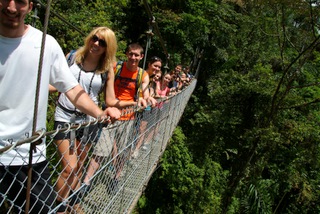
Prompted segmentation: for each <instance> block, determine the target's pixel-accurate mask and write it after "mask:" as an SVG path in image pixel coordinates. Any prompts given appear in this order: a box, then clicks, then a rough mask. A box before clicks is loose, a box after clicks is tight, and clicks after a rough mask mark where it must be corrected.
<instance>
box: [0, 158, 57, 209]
mask: <svg viewBox="0 0 320 214" xmlns="http://www.w3.org/2000/svg"><path fill="white" fill-rule="evenodd" d="M27 174H28V166H7V167H4V166H0V203H3V202H4V200H6V201H7V203H8V204H9V206H10V207H11V206H13V208H14V210H15V212H16V213H24V212H25V205H26V190H27V189H26V188H27V179H28V175H27ZM50 178H51V174H50V171H49V168H48V163H47V161H44V162H41V163H38V164H33V165H32V176H31V190H30V206H29V213H30V214H34V213H35V214H38V213H48V212H50V211H51V210H52V209H53V207H54V201H55V198H56V193H55V191H54V189H53V187H52V185H51V179H50ZM4 198H5V199H4Z"/></svg>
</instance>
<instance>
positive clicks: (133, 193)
mask: <svg viewBox="0 0 320 214" xmlns="http://www.w3.org/2000/svg"><path fill="white" fill-rule="evenodd" d="M41 6H42V7H45V8H47V12H48V11H49V10H48V7H49V6H46V5H43V4H42V5H41ZM145 6H146V10H147V11H148V15H149V18H150V20H152V21H151V25H150V28H149V30H150V31H152V29H153V28H155V30H156V33H157V34H158V36H159V37H161V35H160V32H159V29H158V26H157V25H156V22H155V20H154V17H153V16H152V14H151V11H150V8H149V7H148V5H147V3H146V2H145ZM46 15H48V14H46ZM55 15H56V16H58V14H55ZM58 17H59V16H58ZM148 40H149V43H148V45H147V47H146V51H145V52H146V54H147V50H148V47H149V44H150V40H151V36H148ZM161 41H162V38H161ZM161 44H162V45H163V48H164V53H165V54H166V56H167V57H168V58H169V54H168V53H167V50H166V49H165V46H164V43H163V42H161ZM197 55H199V53H197ZM144 63H145V62H144ZM192 63H193V64H192V66H191V67H192V68H194V73H196V75H195V76H197V74H198V71H199V68H200V58H198V57H197V56H195V58H194V59H193V62H192ZM144 66H145V65H144ZM196 84H197V79H196V78H194V79H193V80H192V81H191V82H190V84H189V85H188V86H187V87H185V88H184V89H183V90H181V91H179V92H178V93H176V94H174V95H172V96H170V97H167V98H165V99H158V100H157V101H158V105H157V106H156V107H154V108H151V109H147V110H141V109H139V108H138V107H134V108H130V109H128V111H129V112H130V111H134V113H135V117H134V119H133V124H134V125H133V126H132V125H130V121H125V122H122V123H115V124H111V123H110V124H108V125H107V126H106V125H105V123H104V121H99V120H94V121H91V122H86V123H83V124H72V123H70V124H69V125H68V126H66V127H59V128H57V129H56V130H37V131H36V133H37V134H35V135H34V136H23V140H20V141H18V142H16V143H14V144H12V145H9V146H6V147H3V148H1V149H0V157H1V155H3V154H5V153H6V152H9V151H10V150H14V149H15V148H16V147H18V146H21V145H22V144H32V143H34V142H37V141H38V140H39V139H41V138H44V137H46V151H47V153H43V154H41V155H42V156H44V157H45V158H46V159H47V160H48V162H47V164H48V166H49V168H50V170H51V171H50V172H51V176H50V178H49V179H48V180H47V181H46V182H48V183H51V185H50V186H51V188H52V189H51V191H52V192H55V191H56V190H55V188H54V187H55V186H56V183H57V177H58V176H59V174H60V173H61V171H62V170H63V169H61V161H62V158H61V157H60V156H59V154H58V150H57V145H56V143H55V142H54V136H55V135H56V134H58V133H61V132H63V133H65V134H67V133H69V132H74V131H76V130H79V129H86V128H88V127H90V126H92V125H96V124H99V125H101V127H102V124H103V128H101V129H100V130H101V132H99V135H97V136H95V137H96V138H99V142H100V143H101V142H102V143H105V144H107V142H110V138H112V139H113V140H114V141H117V140H120V138H121V139H123V138H126V139H130V140H129V141H128V142H126V144H125V145H123V146H122V147H120V148H119V151H118V153H117V155H116V156H114V155H112V145H107V147H108V148H109V150H110V151H109V154H108V155H107V156H105V157H103V160H102V161H101V163H100V166H99V167H98V168H96V169H95V172H94V174H93V175H92V176H91V177H90V188H88V187H87V186H85V185H81V184H80V183H81V182H79V187H78V188H77V189H76V190H75V191H73V192H71V193H70V195H69V196H68V198H66V199H65V200H64V201H63V202H62V203H61V204H52V206H51V208H50V211H49V213H57V211H58V210H59V207H60V206H65V205H68V202H69V201H71V200H74V199H75V198H76V201H77V203H76V206H68V211H69V212H70V213H99V214H100V213H131V212H132V211H133V209H134V207H135V205H136V204H137V202H138V200H139V198H140V196H141V194H142V193H143V191H144V190H145V188H146V186H147V185H148V181H149V180H150V178H151V176H152V174H153V173H154V172H155V170H156V169H157V167H159V161H160V159H161V156H162V154H163V153H164V151H165V149H166V147H167V144H168V142H169V141H170V138H171V136H172V134H173V131H174V129H175V128H176V126H177V125H178V122H179V120H180V118H181V116H182V114H183V112H184V110H185V108H186V105H187V103H188V101H189V99H190V97H191V95H192V93H193V91H194V89H195V86H196ZM131 122H132V121H131ZM128 129H129V130H128ZM114 130H117V131H114ZM119 130H120V131H119ZM126 135H130V136H126ZM138 142H140V143H142V146H141V148H140V149H139V150H138V152H137V153H135V156H133V152H134V150H135V148H136V145H137V143H138ZM95 146H96V145H94V144H93V145H91V147H92V148H89V152H88V154H87V157H86V158H85V160H86V161H85V162H84V163H83V169H84V170H83V172H81V174H82V177H81V179H83V177H84V176H85V175H86V171H87V170H88V168H89V167H90V160H91V159H92V158H94V153H93V150H94V149H95ZM119 161H120V162H122V163H123V166H121V168H122V170H121V175H120V178H119V181H118V183H116V184H114V182H113V178H114V174H115V173H116V172H115V171H116V170H115V168H116V167H119V166H117V165H116V164H115V162H119ZM0 164H1V163H0ZM0 179H1V178H0ZM28 179H31V178H28ZM36 182H37V181H36ZM0 183H1V180H0ZM70 188H71V187H70ZM9 189H10V188H8V190H9ZM7 194H9V192H4V193H3V192H1V193H0V196H1V197H0V212H1V213H8V214H9V213H15V211H14V210H19V212H21V213H24V211H25V209H26V208H25V206H26V204H28V203H29V201H28V200H29V198H30V196H28V194H27V196H26V198H25V202H24V203H23V205H24V206H21V207H16V203H15V200H16V199H14V200H11V199H9V198H7V197H6V195H7ZM39 194H41V192H40V193H39ZM38 200H43V199H40V198H39V199H38ZM32 209H33V207H30V208H28V210H30V212H32Z"/></svg>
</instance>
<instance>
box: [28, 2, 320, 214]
mask: <svg viewBox="0 0 320 214" xmlns="http://www.w3.org/2000/svg"><path fill="white" fill-rule="evenodd" d="M146 2H148V5H149V7H150V9H151V11H152V15H153V16H154V17H155V21H156V24H157V26H158V29H159V32H160V33H161V37H159V35H158V34H156V33H155V35H154V36H153V37H152V38H151V41H152V43H151V46H150V49H149V50H148V56H153V55H157V56H159V57H162V58H163V59H166V58H167V55H166V53H165V51H164V50H163V48H162V41H161V38H162V39H163V41H164V44H165V47H166V49H167V51H168V53H169V54H170V59H169V60H168V67H169V69H173V68H174V66H175V65H176V64H183V65H190V64H191V63H192V62H193V61H194V59H195V58H201V67H200V73H199V77H198V84H197V88H196V90H195V92H194V94H193V96H192V98H191V100H190V101H189V104H188V106H187V109H186V111H185V113H184V115H183V117H182V119H181V121H180V123H179V127H178V128H177V129H176V131H175V133H174V136H173V137H172V140H171V142H170V144H169V146H168V148H167V150H166V152H165V153H164V156H163V158H162V160H161V163H160V167H159V168H158V170H157V171H156V173H155V174H154V176H153V178H152V180H151V181H150V182H149V185H148V187H147V189H146V191H145V193H144V194H143V196H142V197H141V199H140V201H139V203H138V206H137V207H136V211H135V212H137V213H320V204H319V203H318V202H319V201H320V172H319V166H320V162H319V158H320V154H319V151H320V150H319V143H320V139H319V138H320V135H319V131H320V129H319V123H320V115H319V111H320V108H319V107H320V106H319V101H320V90H319V84H320V82H319V80H320V73H319V67H320V63H319V59H320V53H319V51H320V46H319V42H320V41H319V39H320V35H319V24H320V19H319V14H320V11H319V10H320V2H319V1H318V0H294V1H293V0H233V1H231V0H230V1H227V0H225V1H223V0H149V1H130V0H114V1H106V0H91V1H87V0H78V1H69V0H56V1H53V2H52V7H51V11H52V12H54V13H57V14H60V15H61V16H63V17H64V18H65V19H66V20H67V21H68V22H70V23H72V24H73V25H74V26H76V27H77V28H79V29H81V32H82V33H83V34H84V35H86V34H88V33H89V32H90V31H91V30H92V29H93V27H96V26H108V27H110V28H111V29H113V30H114V31H115V32H116V34H117V39H118V45H119V51H118V55H117V57H118V58H119V59H123V56H124V50H125V47H126V45H127V44H128V43H131V42H140V43H141V44H142V45H143V46H146V44H147V40H148V36H147V33H146V32H147V31H148V30H149V24H150V17H149V14H148V13H147V10H146V4H145V3H146ZM38 16H39V17H40V19H38V20H36V25H37V26H38V27H39V28H41V26H42V24H41V23H43V20H44V10H43V9H41V10H39V11H38ZM29 21H30V22H34V19H33V18H32V17H31V16H30V17H29ZM48 33H49V34H51V35H53V36H54V37H55V38H56V39H57V40H58V42H59V43H60V45H61V46H62V47H63V49H64V51H65V52H66V53H67V52H68V51H70V50H71V49H75V48H77V47H79V46H80V45H82V44H83V39H84V36H83V34H81V33H79V32H77V31H76V30H74V29H72V28H71V27H70V26H68V25H66V24H65V23H64V22H63V21H61V20H60V19H58V18H57V16H56V15H53V14H51V17H50V21H49V28H48ZM199 50H200V52H201V54H199ZM202 51H203V52H202ZM165 61H166V60H165Z"/></svg>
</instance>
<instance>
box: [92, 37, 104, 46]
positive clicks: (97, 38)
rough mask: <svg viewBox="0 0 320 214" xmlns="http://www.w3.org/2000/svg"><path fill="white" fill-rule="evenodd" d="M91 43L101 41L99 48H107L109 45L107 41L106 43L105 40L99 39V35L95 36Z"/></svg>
mask: <svg viewBox="0 0 320 214" xmlns="http://www.w3.org/2000/svg"><path fill="white" fill-rule="evenodd" d="M91 41H93V42H94V43H95V42H97V41H99V46H100V47H104V48H105V47H107V43H106V41H104V39H99V37H98V36H97V35H93V36H92V38H91Z"/></svg>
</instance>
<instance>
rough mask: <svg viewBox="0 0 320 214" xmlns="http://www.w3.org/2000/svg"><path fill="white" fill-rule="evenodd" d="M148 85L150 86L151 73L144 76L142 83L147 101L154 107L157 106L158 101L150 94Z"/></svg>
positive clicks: (144, 97)
mask: <svg viewBox="0 0 320 214" xmlns="http://www.w3.org/2000/svg"><path fill="white" fill-rule="evenodd" d="M148 86H149V75H146V77H145V78H143V80H142V83H141V87H142V94H143V99H144V100H145V101H146V102H147V104H149V103H150V104H151V106H152V107H155V106H156V104H157V101H156V100H155V99H154V98H153V97H151V96H150V94H149V87H148Z"/></svg>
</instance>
